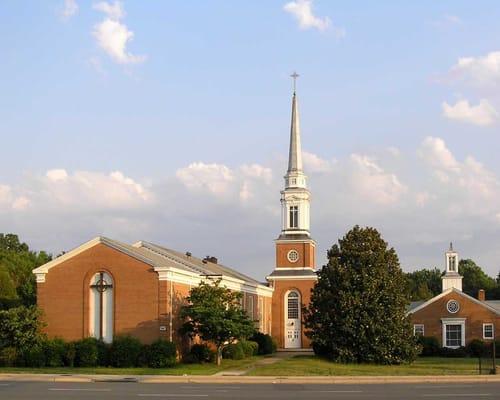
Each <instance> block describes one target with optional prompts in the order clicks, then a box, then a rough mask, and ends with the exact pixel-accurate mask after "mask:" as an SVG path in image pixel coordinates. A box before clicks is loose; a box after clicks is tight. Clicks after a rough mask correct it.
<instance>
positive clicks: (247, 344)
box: [240, 340, 259, 357]
mask: <svg viewBox="0 0 500 400" xmlns="http://www.w3.org/2000/svg"><path fill="white" fill-rule="evenodd" d="M240 343H241V346H242V347H243V352H244V353H245V357H252V356H256V355H257V354H258V353H259V344H258V343H257V342H254V341H252V340H242V341H241V342H240Z"/></svg>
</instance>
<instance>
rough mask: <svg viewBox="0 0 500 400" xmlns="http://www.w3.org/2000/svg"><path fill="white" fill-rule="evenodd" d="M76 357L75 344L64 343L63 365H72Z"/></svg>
mask: <svg viewBox="0 0 500 400" xmlns="http://www.w3.org/2000/svg"><path fill="white" fill-rule="evenodd" d="M75 359H76V346H75V342H67V343H64V358H63V361H64V366H66V367H74V366H75Z"/></svg>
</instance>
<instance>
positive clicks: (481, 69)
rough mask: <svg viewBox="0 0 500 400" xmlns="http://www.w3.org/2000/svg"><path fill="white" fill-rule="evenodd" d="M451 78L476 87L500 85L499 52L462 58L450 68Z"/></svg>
mask: <svg viewBox="0 0 500 400" xmlns="http://www.w3.org/2000/svg"><path fill="white" fill-rule="evenodd" d="M450 73H451V77H452V78H454V79H459V80H463V81H466V82H468V83H471V84H474V85H478V86H491V85H497V84H500V51H492V52H490V53H488V54H486V55H485V56H480V57H462V58H459V59H458V61H457V63H456V64H455V65H454V66H453V67H452V68H451V71H450Z"/></svg>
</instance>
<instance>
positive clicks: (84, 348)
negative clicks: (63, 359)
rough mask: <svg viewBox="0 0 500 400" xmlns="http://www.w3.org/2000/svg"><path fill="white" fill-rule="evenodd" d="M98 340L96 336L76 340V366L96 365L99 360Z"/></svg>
mask: <svg viewBox="0 0 500 400" xmlns="http://www.w3.org/2000/svg"><path fill="white" fill-rule="evenodd" d="M98 342H99V341H98V340H97V339H94V338H85V339H82V340H78V341H77V342H75V349H76V356H75V366H76V367H95V366H96V365H97V360H98V350H97V346H98Z"/></svg>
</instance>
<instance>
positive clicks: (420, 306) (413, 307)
mask: <svg viewBox="0 0 500 400" xmlns="http://www.w3.org/2000/svg"><path fill="white" fill-rule="evenodd" d="M450 293H455V294H457V295H458V296H461V297H464V298H466V299H467V300H470V301H472V302H474V303H476V304H478V305H480V306H483V307H485V308H486V309H488V310H490V311H492V312H494V313H495V314H497V315H500V308H495V307H494V306H492V305H491V304H490V303H491V301H480V300H478V299H476V298H474V297H472V296H469V295H468V294H467V293H464V292H462V291H461V290H458V289H456V288H450V289H448V290H445V291H444V292H442V293H440V294H438V295H437V296H434V297H433V298H431V299H429V300H427V301H424V302H419V301H415V302H412V303H411V304H410V309H409V311H408V314H413V313H415V312H417V311H420V310H422V309H423V308H425V307H427V306H429V305H431V304H432V303H434V302H435V301H437V300H439V299H441V298H442V297H444V296H446V295H447V294H450ZM499 307H500V304H499Z"/></svg>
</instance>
